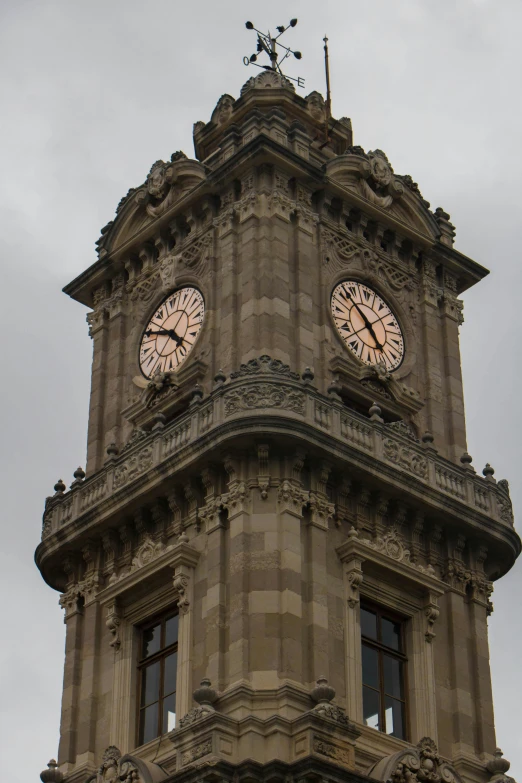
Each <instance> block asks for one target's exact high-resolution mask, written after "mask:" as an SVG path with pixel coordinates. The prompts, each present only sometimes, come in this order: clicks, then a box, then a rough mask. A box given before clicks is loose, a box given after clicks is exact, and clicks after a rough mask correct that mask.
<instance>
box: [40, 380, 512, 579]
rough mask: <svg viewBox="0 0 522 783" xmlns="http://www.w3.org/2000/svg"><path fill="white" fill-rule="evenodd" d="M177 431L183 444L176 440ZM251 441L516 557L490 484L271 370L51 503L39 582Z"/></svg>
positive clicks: (195, 410)
mask: <svg viewBox="0 0 522 783" xmlns="http://www.w3.org/2000/svg"><path fill="white" fill-rule="evenodd" d="M207 409H209V410H210V409H211V412H212V416H211V417H209V416H207V415H206V413H207V412H208V411H207ZM318 411H320V412H321V417H320V419H318ZM209 422H211V423H210V424H209ZM201 427H203V429H201ZM181 430H183V438H180V437H178V436H177V433H178V432H180V431H181ZM255 436H262V437H263V438H266V437H272V438H274V437H275V438H282V439H285V440H288V439H290V440H291V441H293V442H294V443H296V442H297V443H298V444H301V445H305V446H306V448H307V450H308V451H309V452H312V453H313V452H315V453H316V454H317V456H320V455H321V454H329V455H331V456H332V457H333V458H335V459H339V460H341V461H342V462H346V463H349V464H350V469H351V470H355V471H357V472H358V473H359V474H360V475H361V474H364V475H365V476H366V477H367V480H369V481H370V482H371V483H372V484H375V489H379V488H380V487H382V488H383V489H386V487H388V488H389V487H393V488H394V491H395V492H396V493H397V492H399V493H400V491H401V488H402V489H403V491H404V493H405V494H408V495H409V497H410V499H411V500H414V501H416V502H418V503H419V504H421V505H422V506H423V507H424V508H427V510H428V512H430V511H431V513H437V511H439V512H444V514H445V515H448V516H449V518H450V519H451V518H453V520H454V522H455V524H456V525H459V526H461V527H462V528H463V529H464V530H466V528H467V530H468V534H469V533H472V534H481V535H484V536H485V537H487V539H488V540H489V543H488V546H490V545H491V547H492V549H491V553H492V554H493V551H494V548H495V546H496V547H502V548H503V549H504V554H503V556H502V558H501V560H503V563H504V564H505V566H504V567H505V568H509V567H510V565H511V563H512V562H513V560H514V558H515V557H516V556H517V555H518V553H519V551H520V540H519V538H518V536H517V534H516V532H515V531H514V529H513V526H512V515H511V506H510V501H509V498H508V497H507V495H505V493H503V492H502V491H501V487H500V486H499V485H497V483H496V482H495V481H494V479H492V478H491V477H488V478H482V477H479V476H477V475H476V474H475V473H474V471H472V470H471V471H470V470H469V468H468V467H467V466H465V467H461V466H459V465H455V464H454V463H452V462H450V461H449V460H446V459H443V458H441V457H440V456H439V455H438V454H437V453H436V450H435V449H434V448H433V447H431V446H430V444H429V443H428V444H419V443H416V442H413V441H412V440H411V439H409V438H408V437H406V436H405V435H403V434H402V433H400V432H398V431H397V430H392V429H390V428H388V427H386V425H384V424H382V423H381V422H380V421H378V420H377V421H373V420H371V419H367V418H365V417H363V416H360V415H359V414H357V413H355V412H354V411H351V410H349V409H348V408H345V407H344V406H343V405H342V404H341V403H340V402H339V401H337V400H335V399H332V398H330V397H327V396H325V395H322V394H320V393H319V392H318V391H317V390H316V389H314V387H313V386H312V385H311V384H310V383H307V382H304V381H301V380H295V379H294V378H293V377H291V375H288V376H285V375H284V374H277V373H275V374H274V373H273V372H272V371H271V370H268V371H267V372H262V371H259V372H257V371H256V372H254V373H252V374H246V375H243V376H241V377H236V378H234V379H231V380H229V381H228V382H226V383H224V384H221V385H219V386H218V387H217V388H216V389H215V390H214V391H213V392H212V393H211V395H209V397H208V398H207V399H205V400H203V401H201V402H199V401H198V402H197V404H196V405H193V406H191V407H190V409H189V410H188V411H187V412H186V413H184V414H182V415H180V416H179V417H177V418H175V419H174V420H173V421H172V422H171V423H170V424H168V425H167V426H163V425H162V426H160V427H154V430H153V431H151V432H148V433H147V432H145V433H143V435H142V437H141V438H140V439H138V440H137V441H136V442H135V443H134V444H132V445H131V446H130V447H129V448H127V449H126V450H125V451H124V452H122V454H120V455H118V456H115V457H113V458H112V459H111V460H110V461H109V462H108V463H107V465H106V466H105V467H104V468H103V469H102V470H100V471H98V472H97V473H96V474H94V475H93V476H91V477H89V478H88V479H87V480H85V481H84V482H78V483H76V485H75V486H74V488H73V489H72V490H70V491H69V492H67V493H60V492H58V493H57V494H56V495H55V496H54V497H52V498H51V499H50V500H49V501H48V503H47V506H46V510H45V512H44V523H43V541H42V543H41V544H40V546H39V547H38V549H37V551H36V561H37V564H38V565H39V567H40V568H41V570H42V573H43V575H44V578H45V579H46V580H47V581H48V582H49V583H50V584H51V585H54V584H56V577H55V576H53V571H54V570H55V569H57V568H58V569H59V568H60V565H59V563H60V562H61V558H62V557H63V552H64V551H66V550H67V549H69V548H71V547H74V546H76V545H80V546H81V545H82V544H81V542H82V541H84V540H86V539H87V538H88V537H89V536H92V535H96V534H100V533H101V532H102V531H103V529H104V528H105V526H106V525H114V523H115V521H116V520H115V515H119V516H121V515H122V514H125V513H128V511H127V512H126V511H125V509H129V508H130V507H131V506H132V505H133V504H135V503H136V501H137V500H138V499H140V498H141V499H144V498H146V497H148V496H152V497H154V496H157V494H158V493H161V491H162V488H163V491H164V485H165V482H167V483H168V482H169V481H172V475H173V473H176V474H177V475H178V476H179V475H181V476H182V475H183V474H184V473H185V472H187V471H189V472H190V471H191V470H194V467H195V466H196V464H197V462H198V460H201V459H208V458H209V455H210V456H211V454H212V452H213V451H215V452H216V453H219V452H221V453H222V450H223V448H225V447H226V448H233V447H234V443H235V442H240V441H241V440H242V439H244V438H245V437H247V438H248V439H249V440H250V441H251V440H252V438H253V437H255ZM167 494H168V493H167ZM506 548H507V551H506ZM508 552H509V554H508ZM56 586H57V587H58V588H59V589H63V585H60V584H57V585H56Z"/></svg>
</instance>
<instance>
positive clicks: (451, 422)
mask: <svg viewBox="0 0 522 783" xmlns="http://www.w3.org/2000/svg"><path fill="white" fill-rule="evenodd" d="M462 307H463V304H462V302H461V300H460V299H457V280H456V278H455V276H454V275H452V274H451V273H449V272H447V271H446V270H444V291H443V295H442V316H441V321H442V351H443V358H444V385H445V398H446V400H445V402H446V405H445V408H446V419H447V423H448V433H447V443H448V457H449V458H450V459H453V460H455V462H458V460H459V459H460V457H461V456H462V454H463V453H464V452H465V451H466V449H467V446H466V422H465V417H464V392H463V388H462V367H461V362H460V346H459V326H460V325H461V324H462V323H463V322H464V318H463V316H462Z"/></svg>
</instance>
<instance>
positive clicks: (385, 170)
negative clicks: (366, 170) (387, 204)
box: [368, 150, 393, 188]
mask: <svg viewBox="0 0 522 783" xmlns="http://www.w3.org/2000/svg"><path fill="white" fill-rule="evenodd" d="M368 160H369V162H370V172H371V177H372V179H373V182H374V183H375V186H376V187H377V188H385V187H386V186H387V185H389V184H390V182H391V181H392V176H393V169H392V167H391V166H390V164H389V162H388V158H387V157H386V155H385V154H384V152H383V151H382V150H374V151H373V152H369V153H368Z"/></svg>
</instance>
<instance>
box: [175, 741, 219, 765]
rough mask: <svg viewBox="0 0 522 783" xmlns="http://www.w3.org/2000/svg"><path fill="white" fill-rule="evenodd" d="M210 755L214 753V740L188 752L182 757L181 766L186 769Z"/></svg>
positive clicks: (194, 747) (200, 744) (202, 743)
mask: <svg viewBox="0 0 522 783" xmlns="http://www.w3.org/2000/svg"><path fill="white" fill-rule="evenodd" d="M209 753H212V738H209V739H207V740H205V741H204V742H200V743H199V744H198V745H194V746H193V747H192V748H189V749H188V750H186V751H185V752H184V753H183V754H182V756H181V766H182V767H186V766H187V765H188V764H192V763H193V762H194V761H197V760H198V759H200V758H203V756H208V755H209Z"/></svg>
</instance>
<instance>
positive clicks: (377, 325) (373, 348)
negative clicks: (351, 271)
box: [332, 280, 404, 371]
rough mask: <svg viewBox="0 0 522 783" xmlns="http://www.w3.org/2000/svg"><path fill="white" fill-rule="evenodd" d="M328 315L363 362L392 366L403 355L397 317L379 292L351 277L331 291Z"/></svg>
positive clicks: (389, 368)
mask: <svg viewBox="0 0 522 783" xmlns="http://www.w3.org/2000/svg"><path fill="white" fill-rule="evenodd" d="M332 315H333V319H334V321H335V325H336V327H337V331H338V332H339V334H340V335H341V337H342V338H343V340H344V342H345V343H346V346H347V348H349V349H350V351H352V353H354V354H355V355H356V356H357V358H358V359H360V360H361V361H362V362H364V364H377V363H380V362H384V364H385V365H386V369H387V370H389V371H392V370H396V369H397V367H398V366H399V365H400V363H401V362H402V360H403V358H404V339H403V336H402V332H401V328H400V326H399V324H398V321H397V319H396V318H395V316H394V314H393V313H392V311H391V309H390V308H389V306H388V305H387V304H386V302H385V301H384V299H382V298H381V297H380V296H379V294H377V293H376V292H375V291H374V290H373V289H372V288H370V287H369V286H367V285H363V284H362V283H357V282H355V281H354V280H345V281H344V282H342V283H339V285H338V286H337V287H336V288H335V289H334V291H333V293H332Z"/></svg>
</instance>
